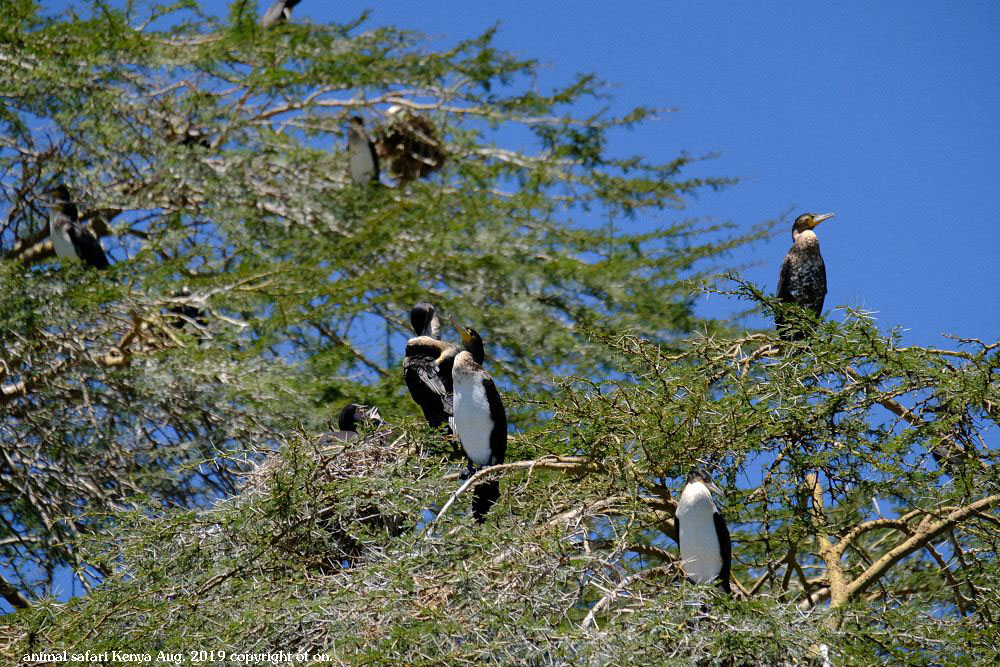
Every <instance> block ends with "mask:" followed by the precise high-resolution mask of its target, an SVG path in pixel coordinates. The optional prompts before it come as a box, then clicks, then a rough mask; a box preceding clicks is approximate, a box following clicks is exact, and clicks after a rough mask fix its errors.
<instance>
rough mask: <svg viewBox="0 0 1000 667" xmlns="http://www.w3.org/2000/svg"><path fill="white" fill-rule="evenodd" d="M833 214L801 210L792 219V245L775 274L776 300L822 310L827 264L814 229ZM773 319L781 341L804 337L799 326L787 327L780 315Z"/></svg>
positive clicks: (817, 312) (818, 314)
mask: <svg viewBox="0 0 1000 667" xmlns="http://www.w3.org/2000/svg"><path fill="white" fill-rule="evenodd" d="M832 217H833V213H823V214H819V213H803V214H802V215H800V216H799V217H798V218H796V219H795V224H794V225H793V226H792V247H791V248H790V249H789V250H788V254H787V255H785V261H784V262H782V263H781V272H780V273H779V274H778V293H777V296H778V299H780V300H781V301H785V302H787V303H794V304H796V305H799V306H801V307H803V308H805V309H806V310H809V311H810V312H812V313H813V314H814V315H816V316H817V317H819V316H820V314H821V313H822V312H823V300H824V299H825V298H826V265H825V264H823V256H822V255H821V254H820V252H819V238H818V237H817V236H816V232H814V231H813V229H814V228H815V227H816V225H818V224H819V223H821V222H823V221H824V220H829V219H830V218H832ZM774 322H775V326H776V327H777V329H778V334H779V335H780V336H781V338H782V339H783V340H802V338H803V337H804V336H805V332H804V331H803V330H802V328H801V327H790V326H788V323H787V322H786V321H785V318H784V317H783V316H782V315H780V314H776V315H775V318H774Z"/></svg>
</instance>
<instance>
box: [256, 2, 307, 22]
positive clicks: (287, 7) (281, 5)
mask: <svg viewBox="0 0 1000 667" xmlns="http://www.w3.org/2000/svg"><path fill="white" fill-rule="evenodd" d="M299 2H301V0H277V2H275V3H274V4H273V5H271V6H270V7H268V9H267V11H266V12H264V16H263V17H261V19H260V27H261V28H264V29H267V28H270V27H271V26H273V25H278V24H279V23H285V22H286V21H290V20H291V19H292V7H294V6H295V5H297V4H299Z"/></svg>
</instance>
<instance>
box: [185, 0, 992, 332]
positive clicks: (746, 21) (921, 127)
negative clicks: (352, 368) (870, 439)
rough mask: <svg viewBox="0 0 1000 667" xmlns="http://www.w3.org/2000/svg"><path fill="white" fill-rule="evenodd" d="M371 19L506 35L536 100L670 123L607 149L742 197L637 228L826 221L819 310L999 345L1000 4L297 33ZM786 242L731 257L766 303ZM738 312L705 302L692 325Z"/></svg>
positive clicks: (429, 11)
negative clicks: (691, 167)
mask: <svg viewBox="0 0 1000 667" xmlns="http://www.w3.org/2000/svg"><path fill="white" fill-rule="evenodd" d="M213 4H214V5H217V6H218V8H219V11H220V13H221V12H222V11H223V10H224V8H225V6H226V4H225V3H224V2H217V3H204V4H203V6H204V7H205V8H206V9H208V10H210V11H212V10H214V6H213ZM260 4H261V11H263V9H264V8H265V6H266V4H268V3H267V2H262V3H260ZM366 7H368V8H370V9H371V10H372V16H371V24H372V25H384V24H395V25H397V26H400V27H405V28H411V29H416V30H421V31H423V32H426V33H428V34H429V35H432V36H435V37H440V38H441V39H442V40H443V41H444V42H448V41H452V40H455V39H459V38H464V37H469V36H471V35H473V34H475V33H478V32H480V31H482V30H484V29H485V28H487V27H489V26H492V25H494V24H495V23H498V22H499V24H500V33H499V36H498V46H500V47H501V48H504V49H507V50H510V51H514V52H517V53H518V54H520V55H523V56H529V57H533V58H537V59H539V60H540V61H542V62H543V63H545V64H546V68H545V71H544V77H543V79H542V81H541V85H542V86H545V85H546V84H556V83H565V82H567V81H568V80H569V79H570V78H571V77H572V76H573V75H574V74H576V73H578V72H594V73H596V74H597V75H598V76H599V77H601V78H602V79H604V80H606V81H608V82H609V83H610V84H612V85H613V88H612V92H613V94H614V101H613V104H614V106H615V107H616V109H618V110H622V111H623V110H625V109H627V108H629V107H632V106H636V105H650V106H657V107H671V108H676V109H677V111H676V112H674V113H671V114H667V115H665V116H664V117H663V118H662V119H661V120H659V121H655V122H652V123H649V124H647V125H645V126H643V127H642V128H640V129H638V130H634V131H630V132H622V133H620V134H619V135H616V141H615V144H614V148H615V149H616V150H618V151H620V152H621V153H628V154H631V153H643V154H645V155H648V156H650V157H651V158H654V159H658V160H662V161H667V160H669V159H671V158H673V157H674V156H676V154H677V153H678V152H679V151H681V150H687V151H689V152H690V153H692V154H694V155H702V154H707V153H712V152H719V153H720V156H719V157H718V159H715V160H712V161H710V162H706V163H703V164H701V165H699V166H698V167H697V169H696V172H697V173H699V174H703V175H715V176H734V177H738V178H740V179H742V182H741V183H740V184H739V185H737V186H735V187H734V188H731V189H729V190H727V191H725V192H722V193H710V192H706V193H705V194H703V195H702V196H701V197H699V198H698V199H697V200H695V201H693V202H691V204H690V206H689V207H688V209H687V210H685V211H683V212H681V213H672V212H671V213H667V214H665V215H664V216H663V218H662V219H659V220H656V219H650V220H648V224H663V223H665V222H666V221H669V219H670V218H671V217H673V216H680V215H684V216H688V215H690V216H712V217H713V218H715V219H720V220H730V221H732V222H733V223H735V224H737V225H739V226H741V227H744V228H749V227H750V226H751V225H753V224H754V223H757V222H759V221H761V220H764V219H767V218H770V217H773V216H776V215H778V214H781V213H784V212H787V211H790V210H791V211H794V212H796V214H797V213H799V212H804V211H806V210H813V211H817V212H828V211H834V212H836V214H837V217H836V218H835V219H834V220H832V221H829V222H827V223H824V225H823V226H822V227H820V228H819V230H818V231H819V235H820V239H821V242H822V248H823V253H824V257H825V258H826V262H827V272H828V276H829V289H830V292H829V295H828V296H827V308H828V309H830V308H833V307H835V306H839V305H851V306H858V307H863V308H866V309H869V310H872V311H876V312H877V313H878V314H877V317H878V320H879V323H880V326H882V327H883V328H888V327H891V326H902V327H904V328H906V329H908V331H907V332H906V334H905V335H904V340H905V341H906V342H908V343H917V344H931V343H933V344H936V345H937V344H944V343H945V342H946V341H943V340H942V339H941V337H940V336H941V334H943V333H954V334H958V335H962V336H967V337H981V338H984V339H989V340H994V339H996V338H997V335H998V330H1000V296H998V294H997V286H998V284H1000V268H998V265H997V258H998V254H1000V253H998V251H1000V247H998V246H1000V244H998V242H997V238H998V235H997V231H996V225H997V223H996V221H995V211H996V209H997V206H998V204H997V202H996V198H997V194H998V193H1000V42H998V41H997V39H996V34H997V32H998V30H1000V3H995V2H964V3H947V5H945V4H944V3H931V2H908V3H905V5H904V4H903V3H843V2H838V3H801V2H773V3H766V4H765V3H748V2H744V3H701V2H663V1H660V2H629V3H607V2H576V3H571V4H570V5H567V4H566V3H563V2H551V1H550V2H538V1H536V2H530V3H516V5H515V4H512V3H507V2H503V3H501V2H475V3H472V2H457V1H443V0H438V1H427V0H425V1H422V2H400V1H389V2H379V3H368V4H362V3H359V4H356V5H355V4H352V3H346V2H326V1H320V0H304V1H303V2H302V3H301V4H299V6H298V7H296V8H295V20H309V21H315V22H322V21H328V20H336V21H343V20H346V19H348V18H350V17H353V16H354V15H356V13H357V12H358V11H360V10H361V9H364V8H366ZM567 7H572V9H571V11H570V13H569V14H567ZM793 217H794V216H793ZM789 227H790V223H789ZM790 243H791V239H790V236H789V235H785V234H782V235H781V236H780V237H778V238H776V239H773V240H771V241H769V242H767V243H763V244H758V245H756V246H754V247H753V248H751V249H747V250H743V251H739V252H737V253H734V254H733V256H732V258H731V259H732V261H733V263H734V264H744V263H756V264H757V265H756V266H754V267H752V268H750V269H748V270H747V271H745V276H746V277H748V278H750V279H751V280H753V281H755V282H757V283H759V284H762V285H764V286H766V287H768V288H769V289H773V288H774V284H775V281H776V279H777V272H778V266H779V265H780V263H781V259H782V257H783V255H784V253H785V251H786V250H787V248H788V246H789V245H790ZM732 306H733V304H726V303H723V302H722V301H721V300H720V299H718V298H717V297H712V298H711V299H709V300H708V301H707V302H706V303H705V304H703V306H702V311H701V312H703V313H705V314H723V313H727V312H732V310H733V308H732ZM833 316H834V317H841V316H842V314H841V313H838V312H834V313H833ZM750 324H757V325H761V324H763V322H762V321H751V322H750Z"/></svg>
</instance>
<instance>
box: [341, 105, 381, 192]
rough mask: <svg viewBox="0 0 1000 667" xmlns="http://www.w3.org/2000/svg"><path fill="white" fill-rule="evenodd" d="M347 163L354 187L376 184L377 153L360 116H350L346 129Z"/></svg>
mask: <svg viewBox="0 0 1000 667" xmlns="http://www.w3.org/2000/svg"><path fill="white" fill-rule="evenodd" d="M347 163H348V171H350V174H351V182H352V183H354V184H355V185H368V184H369V183H378V153H376V152H375V142H373V141H372V140H371V139H370V138H369V137H368V133H367V132H365V121H364V120H363V119H362V118H361V116H352V117H351V124H350V126H349V127H348V128H347Z"/></svg>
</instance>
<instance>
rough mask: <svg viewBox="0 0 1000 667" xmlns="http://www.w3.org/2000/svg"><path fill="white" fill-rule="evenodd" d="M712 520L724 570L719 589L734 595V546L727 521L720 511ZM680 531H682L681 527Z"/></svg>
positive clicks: (720, 573) (720, 576) (721, 573)
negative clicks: (730, 577) (731, 585)
mask: <svg viewBox="0 0 1000 667" xmlns="http://www.w3.org/2000/svg"><path fill="white" fill-rule="evenodd" d="M712 518H713V519H714V520H715V534H716V535H717V536H718V538H719V553H720V554H721V555H722V569H721V570H719V587H720V588H722V590H724V591H726V592H727V593H729V594H732V592H733V591H732V588H731V587H730V585H729V572H730V570H731V569H732V565H733V544H732V541H731V540H730V538H729V527H728V526H727V525H726V520H725V519H723V518H722V514H721V513H720V512H719V510H715V514H713V515H712ZM678 530H680V527H679V526H678ZM678 534H680V533H678Z"/></svg>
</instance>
